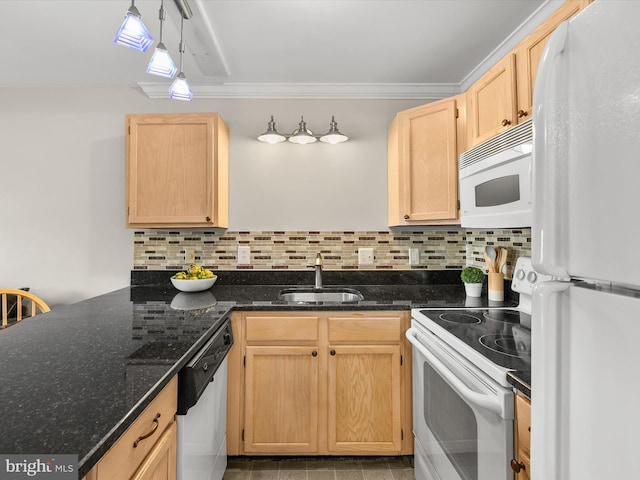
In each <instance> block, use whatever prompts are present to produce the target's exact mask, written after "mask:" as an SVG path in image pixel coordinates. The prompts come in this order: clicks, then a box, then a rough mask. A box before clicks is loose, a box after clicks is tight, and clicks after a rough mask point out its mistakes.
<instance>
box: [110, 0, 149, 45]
mask: <svg viewBox="0 0 640 480" xmlns="http://www.w3.org/2000/svg"><path fill="white" fill-rule="evenodd" d="M113 41H114V43H117V44H118V45H123V46H125V47H129V48H132V49H133V50H137V51H138V52H146V51H147V49H148V48H149V47H150V46H151V44H152V43H153V37H152V36H151V34H150V33H149V30H147V27H145V26H144V23H142V16H141V15H140V12H139V11H138V9H137V8H136V7H135V5H134V2H133V1H132V2H131V6H130V7H129V10H127V15H126V16H125V17H124V22H122V26H121V27H120V30H118V33H117V34H116V37H115V38H114V39H113Z"/></svg>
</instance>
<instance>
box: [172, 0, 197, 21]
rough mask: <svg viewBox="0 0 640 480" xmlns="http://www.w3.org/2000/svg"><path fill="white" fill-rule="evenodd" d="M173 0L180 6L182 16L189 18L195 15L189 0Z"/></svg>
mask: <svg viewBox="0 0 640 480" xmlns="http://www.w3.org/2000/svg"><path fill="white" fill-rule="evenodd" d="M173 1H174V2H175V4H176V7H178V10H180V14H181V15H182V18H185V19H187V20H189V19H190V18H191V17H192V16H193V12H192V11H191V7H190V6H189V4H188V3H187V0H173Z"/></svg>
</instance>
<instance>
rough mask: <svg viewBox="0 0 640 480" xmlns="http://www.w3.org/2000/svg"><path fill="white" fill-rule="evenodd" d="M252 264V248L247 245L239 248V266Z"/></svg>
mask: <svg viewBox="0 0 640 480" xmlns="http://www.w3.org/2000/svg"><path fill="white" fill-rule="evenodd" d="M249 264H251V248H250V247H249V246H247V245H241V246H239V247H238V265H249Z"/></svg>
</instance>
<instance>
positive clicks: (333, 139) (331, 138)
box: [320, 116, 349, 145]
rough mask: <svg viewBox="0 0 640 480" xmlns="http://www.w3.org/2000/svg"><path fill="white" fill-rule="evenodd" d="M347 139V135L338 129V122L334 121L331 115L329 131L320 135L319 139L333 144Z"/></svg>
mask: <svg viewBox="0 0 640 480" xmlns="http://www.w3.org/2000/svg"><path fill="white" fill-rule="evenodd" d="M347 140H349V137H347V136H346V135H344V134H343V133H341V132H340V130H338V124H337V123H336V119H335V118H334V117H333V116H331V123H330V124H329V131H328V132H327V133H325V134H324V135H323V136H321V137H320V141H321V142H324V143H331V144H333V145H335V144H336V143H342V142H346V141H347Z"/></svg>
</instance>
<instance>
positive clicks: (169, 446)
mask: <svg viewBox="0 0 640 480" xmlns="http://www.w3.org/2000/svg"><path fill="white" fill-rule="evenodd" d="M176 445H177V436H176V422H172V423H171V425H169V427H168V428H167V429H166V430H165V432H164V433H163V434H162V436H161V437H160V438H159V439H158V441H157V442H156V444H155V445H154V447H153V450H151V452H149V455H147V458H146V459H145V460H144V462H142V465H140V468H139V469H138V471H137V472H136V473H135V474H134V475H133V477H131V480H176Z"/></svg>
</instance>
